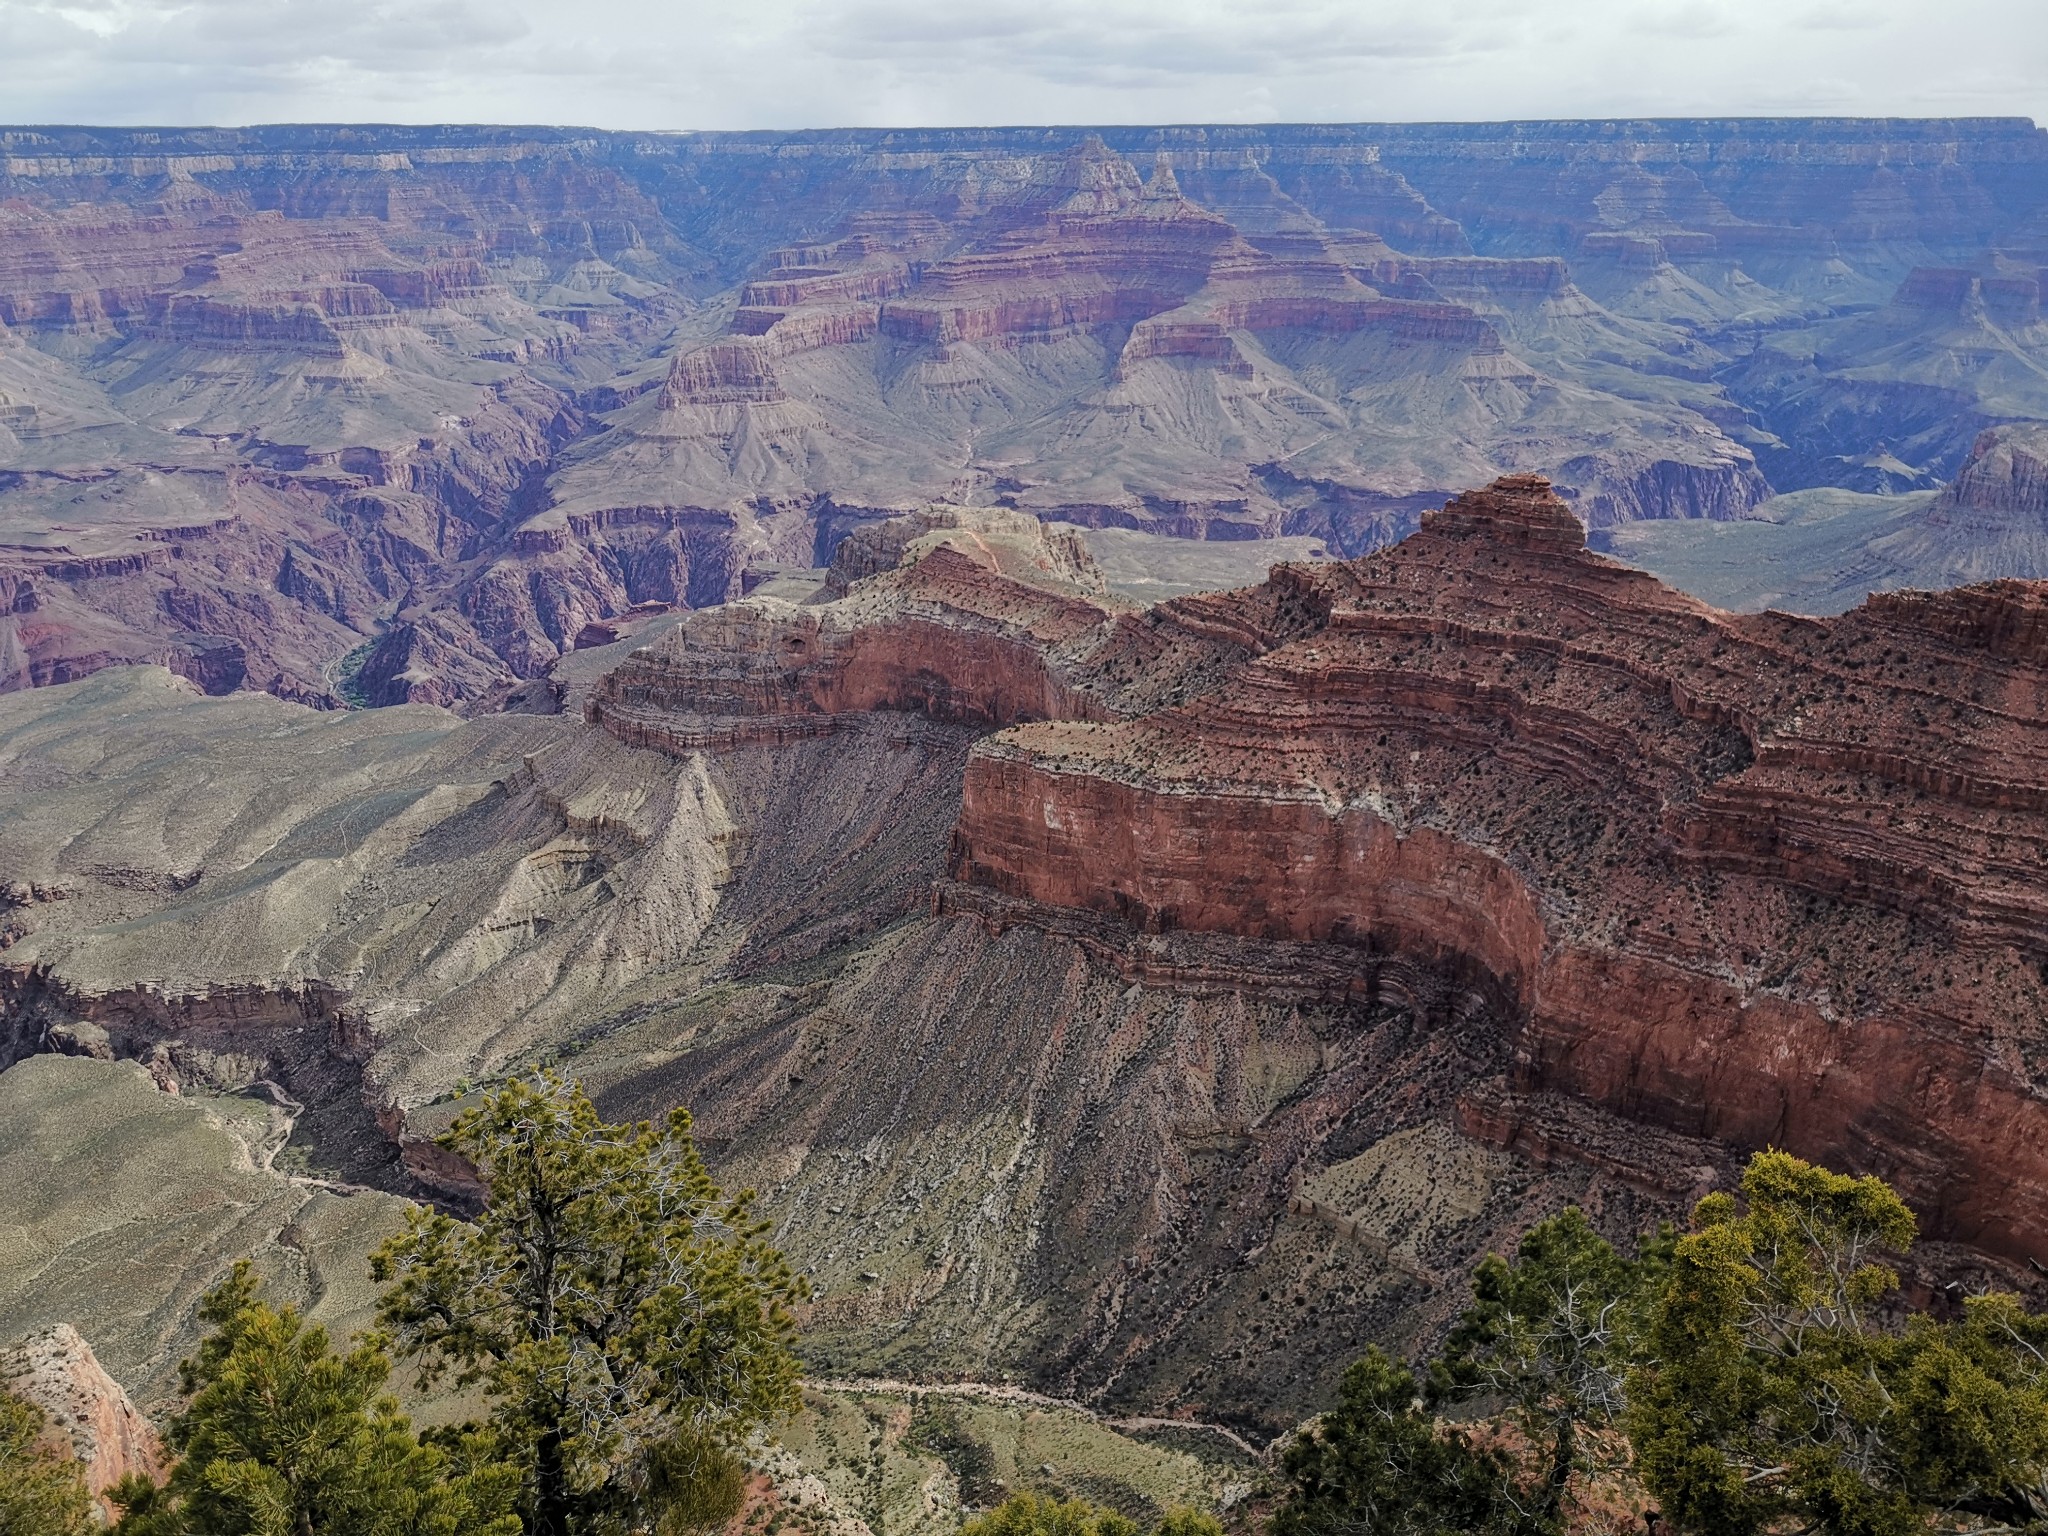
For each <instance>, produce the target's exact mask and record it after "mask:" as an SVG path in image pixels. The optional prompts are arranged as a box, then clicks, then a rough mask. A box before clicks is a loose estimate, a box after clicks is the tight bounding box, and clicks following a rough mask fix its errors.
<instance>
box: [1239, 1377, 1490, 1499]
mask: <svg viewBox="0 0 2048 1536" xmlns="http://www.w3.org/2000/svg"><path fill="white" fill-rule="evenodd" d="M1280 1465H1281V1469H1282V1471H1283V1472H1285V1474H1286V1476H1287V1479H1288V1482H1289V1484H1290V1486H1289V1488H1288V1491H1287V1495H1286V1498H1285V1499H1284V1501H1283V1502H1282V1503H1281V1505H1280V1507H1279V1509H1278V1510H1277V1511H1276V1512H1275V1514H1274V1516H1273V1533H1274V1536H1438V1533H1448V1532H1453V1531H1477V1532H1493V1533H1500V1536H1506V1533H1509V1532H1513V1531H1515V1530H1516V1529H1517V1528H1518V1521H1519V1511H1518V1510H1517V1508H1516V1506H1515V1503H1514V1501H1513V1499H1512V1498H1511V1497H1510V1495H1511V1492H1512V1485H1511V1483H1510V1481H1509V1470H1510V1469H1509V1467H1508V1465H1507V1462H1506V1460H1505V1458H1504V1457H1502V1456H1501V1455H1499V1453H1497V1452H1495V1451H1492V1450H1490V1449H1486V1448H1483V1447H1481V1446H1479V1445H1478V1444H1476V1443H1475V1442H1474V1441H1473V1440H1472V1439H1471V1437H1470V1436H1469V1435H1468V1434H1467V1433H1466V1432H1464V1431H1463V1430H1461V1429H1459V1428H1457V1427H1456V1426H1452V1425H1444V1424H1439V1423H1438V1422H1437V1421H1436V1418H1435V1416H1434V1415H1432V1414H1431V1413H1430V1412H1429V1411H1428V1410H1427V1408H1426V1406H1425V1404H1424V1401H1423V1391H1422V1385H1421V1383H1420V1382H1418V1381H1417V1380H1416V1376H1415V1373H1414V1372H1413V1371H1412V1370H1410V1369H1409V1368H1408V1367H1407V1366H1405V1365H1403V1364H1401V1363H1400V1362H1399V1361H1398V1360H1395V1359H1392V1358H1391V1357H1390V1356H1388V1355H1386V1354H1385V1353H1383V1352H1382V1351H1381V1350H1379V1349H1378V1348H1374V1349H1370V1350H1368V1351H1367V1352H1366V1354H1365V1358H1364V1359H1362V1360H1360V1361H1358V1362H1357V1363H1356V1364H1354V1365H1353V1366H1352V1367H1351V1369H1349V1370H1348V1371H1346V1372H1345V1373H1344V1383H1343V1386H1342V1388H1341V1390H1340V1392H1339V1397H1338V1403H1337V1407H1336V1408H1335V1410H1333V1411H1332V1412H1330V1413H1326V1414H1324V1415H1323V1416H1322V1418H1320V1419H1318V1420H1317V1421H1316V1422H1315V1423H1314V1424H1313V1425H1312V1426H1310V1427H1309V1428H1308V1429H1307V1430H1305V1431H1303V1433H1302V1434H1301V1435H1300V1436H1299V1437H1297V1438H1296V1439H1295V1441H1294V1443H1293V1444H1291V1445H1290V1446H1288V1447H1287V1449H1286V1451H1285V1452H1284V1453H1283V1455H1282V1457H1281V1463H1280Z"/></svg>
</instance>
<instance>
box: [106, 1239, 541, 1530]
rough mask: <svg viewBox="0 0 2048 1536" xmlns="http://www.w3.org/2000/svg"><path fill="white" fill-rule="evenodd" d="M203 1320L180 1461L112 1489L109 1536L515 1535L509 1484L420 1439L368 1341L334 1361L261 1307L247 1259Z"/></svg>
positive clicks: (180, 1434)
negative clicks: (152, 1478)
mask: <svg viewBox="0 0 2048 1536" xmlns="http://www.w3.org/2000/svg"><path fill="white" fill-rule="evenodd" d="M200 1316H201V1318H202V1319H204V1320H205V1321H206V1322H207V1323H209V1324H210V1325H211V1331H210V1332H209V1333H208V1335H207V1337H206V1338H205V1339H204V1340H203V1341H202V1343H201V1344H200V1347H199V1353H198V1354H197V1356H195V1357H194V1358H192V1359H190V1360H187V1361H186V1362H185V1363H184V1365H183V1366H182V1367H181V1368H180V1371H181V1375H182V1378H183V1381H182V1384H183V1387H184V1390H185V1393H186V1394H187V1397H188V1398H189V1401H188V1402H187V1403H186V1405H185V1407H184V1409H183V1410H182V1411H181V1412H180V1413H179V1414H178V1415H177V1416H176V1417H175V1418H173V1419H172V1420H171V1422H170V1427H169V1432H168V1434H167V1436H166V1439H167V1441H168V1443H169V1445H170V1447H171V1448H172V1449H173V1450H175V1451H176V1452H177V1453H178V1457H179V1459H178V1461H177V1463H176V1465H175V1466H173V1467H172V1469H171V1473H170V1477H169V1479H168V1480H167V1481H166V1482H165V1484H164V1485H163V1486H162V1487H161V1488H158V1487H157V1486H155V1485H154V1484H152V1483H150V1482H149V1481H148V1480H147V1479H143V1478H129V1479H126V1480H124V1482H122V1483H121V1484H119V1485H117V1486H116V1488H115V1489H114V1490H113V1491H112V1497H113V1498H114V1500H115V1502H117V1503H119V1504H121V1505H124V1506H125V1513H124V1515H123V1517H122V1519H121V1521H120V1524H119V1526H118V1528H117V1529H118V1533H119V1536H187V1533H192V1536H315V1533H317V1536H518V1532H519V1529H520V1526H519V1519H518V1516H517V1515H516V1513H515V1512H514V1510H513V1499H514V1496H515V1494H516V1492H517V1488H518V1480H517V1478H516V1476H514V1475H513V1474H511V1473H510V1472H508V1471H506V1470H503V1469H494V1468H490V1467H479V1468H475V1469H469V1468H466V1467H464V1466H462V1465H460V1464H459V1463H458V1462H457V1461H456V1460H454V1459H451V1457H450V1456H449V1455H448V1454H447V1453H446V1452H444V1451H443V1450H442V1449H440V1448H438V1447H435V1446H431V1445H422V1444H421V1443H420V1441H419V1439H418V1438H417V1437H416V1436H415V1435H414V1434H413V1431H412V1425H411V1422H410V1421H409V1420H408V1419H407V1418H406V1416H405V1415H404V1414H403V1413H401V1412H399V1409H398V1403H397V1401H396V1400H395V1399H394V1398H392V1397H391V1396H390V1395H389V1394H388V1393H387V1392H386V1391H385V1383H386V1381H387V1380H388V1378H389V1376H390V1373H391V1364H390V1361H389V1360H388V1359H387V1358H386V1357H385V1356H384V1354H383V1353H382V1351H381V1350H379V1349H378V1347H377V1346H376V1344H375V1343H374V1342H363V1343H359V1344H357V1345H356V1346H355V1347H354V1348H353V1349H351V1350H349V1351H348V1352H347V1353H346V1354H337V1353H336V1352H335V1351H334V1349H333V1347H332V1346H331V1345H330V1344H329V1342H328V1338H327V1332H326V1330H325V1329H324V1328H321V1327H319V1326H318V1325H309V1324H308V1323H306V1322H305V1320H304V1319H303V1318H301V1317H300V1316H299V1314H298V1312H297V1310H296V1309H294V1308H290V1307H286V1308H284V1309H283V1310H278V1309H276V1308H273V1307H270V1306H268V1305H266V1304H265V1303H264V1302H263V1301H262V1300H261V1299H260V1297H259V1295H258V1286H257V1281H256V1277H255V1274H254V1272H253V1270H252V1269H251V1267H250V1265H249V1262H248V1260H246V1259H245V1260H243V1261H242V1262H241V1263H239V1264H237V1265H236V1266H235V1269H234V1272H233V1273H232V1274H231V1275H230V1276H229V1277H228V1278H227V1279H226V1280H225V1281H223V1282H222V1283H221V1284H220V1285H219V1286H217V1287H216V1288H215V1289H214V1290H213V1291H211V1292H210V1293H209V1294H208V1295H207V1297H206V1299H205V1301H204V1303H203V1304H202V1305H201V1307H200Z"/></svg>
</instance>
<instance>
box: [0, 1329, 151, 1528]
mask: <svg viewBox="0 0 2048 1536" xmlns="http://www.w3.org/2000/svg"><path fill="white" fill-rule="evenodd" d="M0 1383H4V1384H5V1386H6V1387H7V1389H8V1390H9V1391H11V1392H13V1393H14V1394H15V1395H16V1396H18V1397H21V1398H25V1399H26V1400H27V1401H29V1402H31V1403H33V1404H35V1406H36V1407H38V1408H40V1409H42V1411H43V1418H44V1423H45V1426H46V1428H47V1429H48V1431H49V1432H50V1433H51V1435H52V1436H53V1437H54V1438H55V1439H57V1440H59V1441H60V1442H61V1443H62V1444H63V1446H64V1448H65V1450H66V1452H67V1453H68V1454H69V1455H70V1456H71V1457H72V1458H74V1459H75V1460H77V1461H78V1462H80V1463H81V1464H82V1466H83V1469H84V1473H85V1486H86V1488H87V1490H88V1491H90V1492H91V1493H92V1495H93V1496H94V1498H95V1499H98V1500H99V1506H100V1512H101V1514H102V1515H103V1516H104V1517H105V1518H106V1519H108V1520H112V1519H113V1518H114V1514H115V1511H114V1509H113V1506H112V1505H110V1504H109V1503H107V1501H106V1500H105V1499H104V1498H102V1497H101V1495H103V1494H104V1493H105V1492H106V1491H107V1489H109V1488H111V1487H113V1485H114V1484H115V1483H118V1482H119V1481H120V1480H121V1479H122V1478H124V1477H128V1476H131V1475H133V1476H140V1477H147V1478H160V1477H162V1475H163V1473H164V1469H165V1467H166V1465H167V1458H166V1457H165V1454H164V1448H163V1442H162V1441H161V1440H160V1439H159V1438H158V1436H157V1432H156V1430H155V1428H154V1427H153V1426H152V1425H151V1424H150V1422H149V1420H147V1419H145V1418H144V1417H143V1416H142V1415H141V1414H139V1413H137V1412H136V1411H135V1405H134V1404H133V1403H131V1402H130V1401H129V1400H128V1394H127V1393H126V1392H124V1391H123V1390H122V1389H121V1384H120V1383H119V1382H117V1381H115V1380H114V1378H113V1377H111V1376H109V1375H108V1374H107V1373H106V1370H105V1368H104V1367H103V1366H101V1364H100V1362H99V1357H98V1356H96V1355H94V1354H93V1352H92V1346H91V1345H90V1344H88V1343H86V1342H85V1340H84V1339H83V1338H81V1337H80V1336H79V1332H78V1330H77V1329H76V1328H74V1327H72V1326H71V1325H70V1324H69V1323H57V1324H55V1325H53V1326H51V1327H48V1328H43V1329H39V1330H37V1331H36V1332H34V1333H31V1334H29V1335H28V1336H27V1337H25V1338H22V1339H20V1340H17V1341H16V1342H15V1344H14V1346H13V1347H12V1348H11V1349H8V1350H6V1351H4V1352H0Z"/></svg>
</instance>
